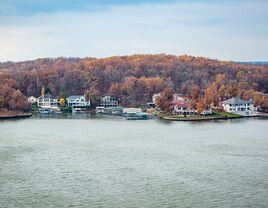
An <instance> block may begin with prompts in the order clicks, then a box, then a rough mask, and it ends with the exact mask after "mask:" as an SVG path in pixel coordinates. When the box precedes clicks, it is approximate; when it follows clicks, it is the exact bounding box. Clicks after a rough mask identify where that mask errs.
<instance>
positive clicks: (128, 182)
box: [0, 115, 268, 208]
mask: <svg viewBox="0 0 268 208" xmlns="http://www.w3.org/2000/svg"><path fill="white" fill-rule="evenodd" d="M267 206H268V120H264V119H241V120H232V121H221V122H202V123H191V122H173V123H172V122H171V123H167V122H161V121H158V120H148V121H126V120H123V119H121V118H109V117H104V118H98V117H95V118H94V117H93V118H92V117H90V116H89V115H82V116H79V115H77V116H74V117H71V116H62V115H61V116H59V117H58V118H46V117H43V118H40V117H39V118H38V117H33V118H30V119H25V120H16V121H1V122H0V207H19V208H24V207H27V208H28V207H38V208H43V207H44V208H47V207H154V208H155V207H161V208H162V207H206V208H207V207H267Z"/></svg>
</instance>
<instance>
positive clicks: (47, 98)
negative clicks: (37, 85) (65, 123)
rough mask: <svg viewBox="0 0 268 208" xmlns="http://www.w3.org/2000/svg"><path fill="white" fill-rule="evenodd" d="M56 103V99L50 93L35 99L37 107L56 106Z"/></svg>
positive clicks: (57, 103) (57, 102)
mask: <svg viewBox="0 0 268 208" xmlns="http://www.w3.org/2000/svg"><path fill="white" fill-rule="evenodd" d="M58 105H59V101H58V99H57V98H56V97H53V96H52V95H50V94H46V95H42V96H40V97H39V98H38V99H37V106H38V107H39V108H49V107H58Z"/></svg>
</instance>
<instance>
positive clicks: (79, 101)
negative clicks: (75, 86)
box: [66, 95, 90, 109]
mask: <svg viewBox="0 0 268 208" xmlns="http://www.w3.org/2000/svg"><path fill="white" fill-rule="evenodd" d="M66 100H67V103H68V107H71V108H82V109H83V108H88V107H89V106H90V101H89V100H88V101H87V100H86V98H85V96H84V95H72V96H70V97H68V98H66Z"/></svg>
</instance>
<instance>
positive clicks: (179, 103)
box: [172, 100, 190, 108]
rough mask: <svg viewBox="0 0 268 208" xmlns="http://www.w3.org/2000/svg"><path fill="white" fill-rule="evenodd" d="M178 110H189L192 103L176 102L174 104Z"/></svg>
mask: <svg viewBox="0 0 268 208" xmlns="http://www.w3.org/2000/svg"><path fill="white" fill-rule="evenodd" d="M172 103H173V104H174V105H175V106H176V107H178V108H188V107H189V106H190V103H189V102H187V101H184V100H176V101H173V102H172Z"/></svg>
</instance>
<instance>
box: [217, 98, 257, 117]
mask: <svg viewBox="0 0 268 208" xmlns="http://www.w3.org/2000/svg"><path fill="white" fill-rule="evenodd" d="M220 106H221V107H222V108H223V110H224V111H226V112H228V113H234V114H239V115H243V116H248V115H252V114H254V113H255V111H254V106H253V103H252V100H242V99H241V98H240V97H233V98H231V99H228V100H225V101H222V102H220Z"/></svg>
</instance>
